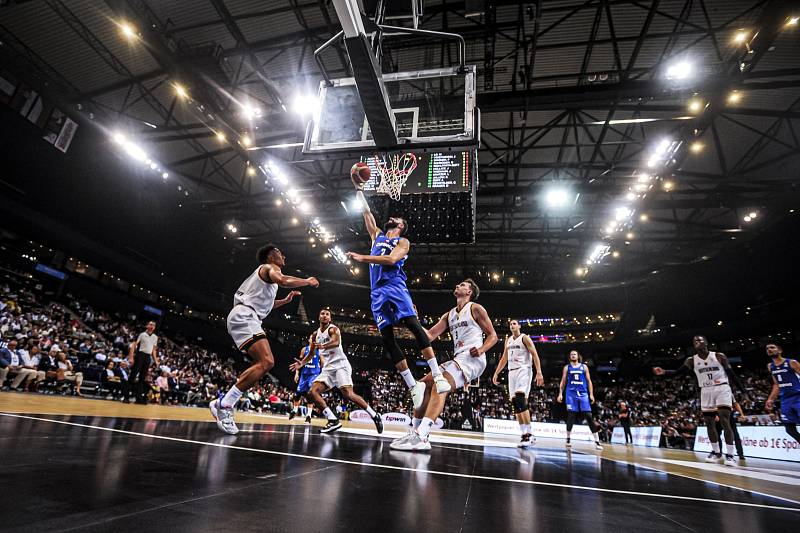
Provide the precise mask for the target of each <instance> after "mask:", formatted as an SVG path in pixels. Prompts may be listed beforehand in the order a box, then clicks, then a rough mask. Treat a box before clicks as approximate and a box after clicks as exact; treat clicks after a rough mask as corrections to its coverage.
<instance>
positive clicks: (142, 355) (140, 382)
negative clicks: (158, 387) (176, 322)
mask: <svg viewBox="0 0 800 533" xmlns="http://www.w3.org/2000/svg"><path fill="white" fill-rule="evenodd" d="M155 330H156V323H155V322H153V321H152V320H151V321H150V322H148V323H147V328H146V329H145V331H143V332H142V333H140V334H139V337H138V338H137V339H136V341H134V342H133V343H131V349H130V352H129V353H128V360H132V361H133V363H132V367H131V374H130V377H128V386H127V388H126V389H127V390H126V391H125V399H124V400H123V401H124V402H125V403H128V401H129V399H128V396H129V395H130V392H131V388H133V389H134V394H136V403H140V404H147V371H148V370H149V369H150V363H151V361H153V362H155V364H156V367H158V366H160V365H159V362H158V350H157V345H158V335H156V334H155ZM151 357H152V359H151Z"/></svg>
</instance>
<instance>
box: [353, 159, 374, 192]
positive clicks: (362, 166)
mask: <svg viewBox="0 0 800 533" xmlns="http://www.w3.org/2000/svg"><path fill="white" fill-rule="evenodd" d="M370 175H371V172H370V170H369V165H367V164H366V163H364V162H361V161H359V162H358V163H356V164H355V165H353V166H352V168H350V179H351V180H353V184H354V185H356V186H357V187H358V186H360V185H363V184H365V183H366V182H368V181H369V177H370Z"/></svg>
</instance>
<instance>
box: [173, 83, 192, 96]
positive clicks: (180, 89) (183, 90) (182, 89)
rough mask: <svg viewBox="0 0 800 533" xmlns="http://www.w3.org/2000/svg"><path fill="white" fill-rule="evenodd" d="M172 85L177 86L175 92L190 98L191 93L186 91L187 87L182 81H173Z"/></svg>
mask: <svg viewBox="0 0 800 533" xmlns="http://www.w3.org/2000/svg"><path fill="white" fill-rule="evenodd" d="M172 86H173V87H174V88H175V94H177V95H178V96H179V97H180V98H183V99H186V98H189V93H188V92H187V91H186V87H184V86H183V85H181V84H180V83H173V84H172Z"/></svg>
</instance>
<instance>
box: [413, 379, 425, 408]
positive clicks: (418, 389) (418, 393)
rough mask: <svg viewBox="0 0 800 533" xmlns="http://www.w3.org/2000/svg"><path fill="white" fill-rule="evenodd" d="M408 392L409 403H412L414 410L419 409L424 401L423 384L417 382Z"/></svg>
mask: <svg viewBox="0 0 800 533" xmlns="http://www.w3.org/2000/svg"><path fill="white" fill-rule="evenodd" d="M409 392H410V393H411V401H412V402H413V403H414V409H419V408H420V406H421V405H422V402H423V401H424V400H425V384H424V383H423V382H421V381H417V382H416V383H414V386H413V387H411V389H410V390H409Z"/></svg>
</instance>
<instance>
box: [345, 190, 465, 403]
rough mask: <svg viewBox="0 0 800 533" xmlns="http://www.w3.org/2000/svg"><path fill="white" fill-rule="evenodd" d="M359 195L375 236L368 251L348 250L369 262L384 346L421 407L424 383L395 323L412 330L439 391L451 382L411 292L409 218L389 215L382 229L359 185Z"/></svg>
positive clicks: (374, 309)
mask: <svg viewBox="0 0 800 533" xmlns="http://www.w3.org/2000/svg"><path fill="white" fill-rule="evenodd" d="M357 189H358V190H357V192H356V196H357V198H358V200H359V202H360V204H361V206H362V209H363V214H364V222H365V223H366V225H367V231H368V232H369V236H370V238H371V239H372V250H371V251H370V253H369V255H364V254H358V253H355V252H348V253H347V256H348V257H350V258H351V259H352V260H353V261H358V262H359V263H367V264H369V283H370V300H371V305H372V315H373V317H374V319H375V323H376V324H377V326H378V329H379V330H380V331H381V337H383V346H384V348H385V349H386V351H387V352H389V354H390V355H391V356H392V360H393V361H394V364H395V367H396V368H397V370H398V371H400V375H402V376H403V381H405V383H406V386H407V387H408V389H409V391H410V392H411V398H412V400H413V402H414V409H419V407H420V406H421V405H422V402H423V400H424V396H425V385H423V384H422V383H421V382H418V381H416V380H415V379H414V376H413V374H412V373H411V370H410V369H409V368H408V363H407V362H406V358H405V356H404V355H403V352H402V350H400V346H398V344H397V340H396V339H395V337H394V328H393V326H395V325H397V324H402V325H404V326H405V327H407V328H408V329H409V331H411V333H412V334H413V335H414V338H415V339H416V341H417V346H418V347H419V350H420V351H421V352H422V356H423V357H424V358H425V360H426V361H427V362H428V366H429V367H430V369H431V376H432V377H433V383H434V385H435V387H436V392H437V393H439V394H443V393H445V392H449V391H450V383H448V381H447V380H446V379H445V378H444V376H442V371H441V370H440V369H439V365H438V364H437V362H436V355H435V354H434V353H433V348H432V347H431V343H430V341H429V340H428V335H427V334H426V333H425V329H424V328H423V327H422V324H420V323H419V319H418V318H417V313H416V310H415V309H414V303H413V302H412V301H411V293H410V292H409V291H408V287H406V273H405V272H404V271H403V264H404V263H405V260H406V258H407V257H408V251H409V248H410V246H411V243H409V241H408V239H406V238H405V237H403V234H404V233H405V232H406V230H407V229H408V221H406V219H404V218H401V217H390V218H389V221H388V222H386V225H385V226H384V229H383V231H381V230H380V229H379V228H378V225H377V224H376V223H375V217H374V216H372V212H371V211H370V209H369V205H368V204H367V199H366V198H365V197H364V193H363V192H362V191H361V189H360V187H359V186H357Z"/></svg>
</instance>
